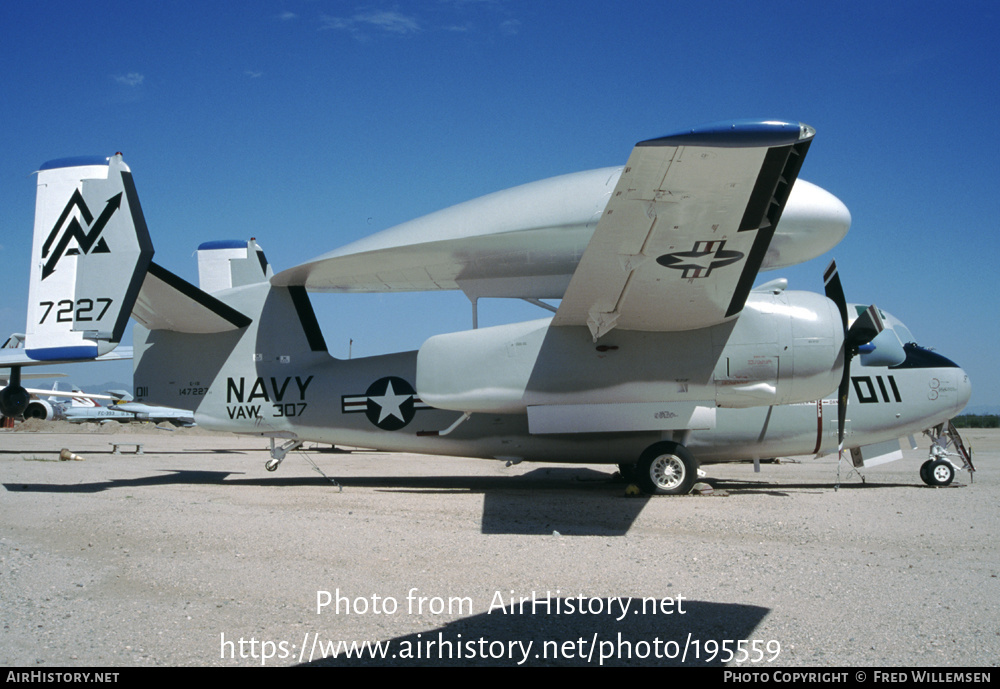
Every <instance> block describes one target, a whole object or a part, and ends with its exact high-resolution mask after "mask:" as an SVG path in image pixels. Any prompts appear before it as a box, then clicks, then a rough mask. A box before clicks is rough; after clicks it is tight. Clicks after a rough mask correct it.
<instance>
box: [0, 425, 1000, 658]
mask: <svg viewBox="0 0 1000 689" xmlns="http://www.w3.org/2000/svg"><path fill="white" fill-rule="evenodd" d="M112 430H113V431H115V433H114V434H111V433H109V432H108V431H112ZM20 431H21V432H10V431H4V432H0V464H2V470H3V486H2V487H0V623H2V625H3V633H2V636H0V663H2V664H4V665H9V666H66V665H68V666H147V665H178V666H183V665H217V666H237V665H260V664H268V665H295V664H302V663H309V662H310V661H311V662H313V663H314V664H338V665H344V664H349V665H358V664H361V665H365V664H371V665H407V666H410V665H420V664H454V665H484V664H485V665H515V664H518V663H519V662H522V661H523V662H524V663H525V664H528V665H536V664H544V665H586V664H591V665H597V664H598V663H599V662H603V664H605V665H675V664H680V663H681V658H680V656H681V655H682V654H683V655H684V664H686V665H699V664H708V665H718V664H720V663H721V662H723V661H727V660H728V661H729V662H726V664H727V665H739V666H741V667H746V668H753V667H767V668H773V667H775V666H992V665H996V663H997V660H998V658H1000V614H998V601H1000V579H998V578H997V576H998V573H1000V559H998V557H997V552H998V546H1000V528H998V513H997V504H998V497H1000V490H998V486H1000V471H998V469H1000V462H998V461H997V460H998V457H1000V433H998V432H995V431H977V430H971V431H967V432H966V435H965V437H966V439H967V441H969V442H971V444H972V445H973V446H974V448H975V450H976V463H977V465H978V468H979V471H978V472H977V474H976V480H975V483H972V484H970V483H969V480H968V475H967V474H964V473H962V474H959V476H958V477H957V480H956V482H955V483H954V484H952V486H949V487H947V488H929V487H926V486H924V485H923V484H922V483H921V482H920V480H919V478H918V477H917V469H918V467H919V465H920V463H921V462H922V461H923V460H924V458H925V456H926V449H924V450H919V451H915V452H906V453H905V458H904V459H903V460H901V461H898V462H894V463H892V464H888V465H885V466H882V467H877V468H874V469H871V470H869V471H868V472H866V478H867V482H866V483H864V484H862V482H861V481H860V480H859V479H858V478H857V477H856V476H852V477H850V478H846V477H845V480H844V481H843V482H842V484H841V486H840V489H839V490H835V488H834V486H835V483H836V480H837V466H836V459H835V458H834V459H832V460H831V459H821V460H812V459H800V460H798V461H793V460H783V461H782V462H781V463H779V464H773V465H764V466H763V467H762V471H761V473H759V474H755V473H754V472H753V467H752V465H750V464H729V465H713V466H709V467H706V469H707V472H708V477H709V478H708V480H709V482H710V483H711V484H713V485H714V487H715V492H714V494H713V495H711V496H707V495H706V496H697V497H696V496H686V497H676V498H651V499H647V498H625V497H624V492H625V490H624V488H625V487H624V484H622V483H618V482H615V481H613V480H611V478H612V474H611V470H610V468H608V467H600V466H566V465H539V464H521V465H518V466H514V467H509V468H507V467H505V466H504V465H503V464H502V463H499V462H488V461H482V460H466V459H453V458H436V457H425V456H420V455H390V454H380V453H365V452H352V453H334V452H331V451H330V450H329V448H326V449H325V450H320V449H314V450H310V451H308V452H305V453H300V454H293V455H290V456H289V458H288V459H287V460H286V461H285V462H284V464H282V466H281V467H280V468H279V469H278V471H277V472H275V473H269V472H267V471H265V470H264V467H263V465H264V461H265V459H266V458H267V453H266V451H265V449H264V448H265V442H264V441H261V440H259V439H246V438H238V437H235V436H222V435H218V436H217V435H211V434H208V433H205V432H204V431H200V430H198V429H192V430H187V429H185V430H181V431H177V432H174V433H168V432H163V431H157V430H151V429H149V427H148V426H147V427H141V426H140V427H138V428H135V427H124V428H123V427H117V426H112V427H87V428H85V429H79V428H76V427H72V428H68V427H67V426H65V425H53V424H38V425H34V426H27V425H24V426H22V428H21V429H20ZM24 431H34V432H24ZM126 440H127V441H132V442H142V443H143V444H144V454H143V455H141V456H134V455H131V454H125V455H120V456H116V455H112V454H110V451H111V446H110V444H109V443H111V442H113V441H114V442H121V441H126ZM61 448H68V449H70V450H72V451H73V452H76V453H79V454H80V455H81V456H83V458H84V461H58V452H59V450H60V449H61ZM126 449H127V450H129V451H130V448H126ZM314 465H315V467H318V468H319V469H321V470H322V472H324V473H325V474H326V475H328V476H330V477H335V478H337V479H338V480H339V481H340V483H341V484H342V486H343V491H342V492H341V491H340V490H338V487H337V486H336V485H334V484H333V483H331V482H330V481H329V480H328V479H327V478H325V477H324V476H323V475H322V474H321V473H319V472H318V471H317V469H316V468H314ZM512 596H513V597H514V602H515V603H517V601H518V600H519V599H521V598H522V597H523V598H527V599H528V600H529V602H528V603H525V604H524V605H523V606H517V605H514V606H512V605H511V597H512ZM532 597H534V598H535V599H536V600H537V604H536V605H535V606H534V609H532V606H531V604H530V599H531V598H532ZM338 598H339V605H340V609H339V611H338V610H337V609H336V607H337V605H338V602H337V601H338ZM327 601H328V602H329V605H326V606H325V607H323V608H322V609H320V610H318V609H317V608H318V606H317V603H318V602H327ZM557 605H558V606H559V607H558V609H557V607H556V606H557ZM625 605H627V606H628V607H627V608H623V606H625ZM546 607H547V608H548V611H546ZM581 608H582V612H581ZM623 610H624V613H623ZM374 640H378V641H386V642H388V645H387V646H385V647H384V649H385V650H386V657H385V658H384V659H377V660H370V659H360V660H359V659H351V660H345V659H344V658H343V656H341V657H340V658H338V659H337V660H336V661H332V660H330V659H329V658H328V659H326V660H324V661H320V660H319V659H320V658H321V655H322V649H324V648H326V649H329V647H328V646H327V645H326V644H331V643H336V642H338V641H345V642H351V641H356V642H363V641H374ZM740 640H745V641H742V642H741V643H739V644H738V643H737V642H738V641H740ZM241 642H242V643H241ZM724 642H728V643H724ZM529 643H530V644H531V646H530V647H528V644H529ZM442 654H443V655H444V657H445V659H444V660H441V659H439V658H440V657H441V656H442ZM602 654H603V655H605V656H608V657H606V658H604V659H602V658H601V655H602ZM737 654H739V655H738V657H734V658H732V659H729V656H730V655H737ZM449 655H450V656H451V659H450V660H449V659H448V657H449ZM263 656H270V657H267V658H264V657H263ZM483 656H485V658H484V657H483ZM629 656H631V657H629ZM772 658H773V660H772ZM737 661H742V662H737ZM754 661H756V662H754ZM769 661H771V662H769Z"/></svg>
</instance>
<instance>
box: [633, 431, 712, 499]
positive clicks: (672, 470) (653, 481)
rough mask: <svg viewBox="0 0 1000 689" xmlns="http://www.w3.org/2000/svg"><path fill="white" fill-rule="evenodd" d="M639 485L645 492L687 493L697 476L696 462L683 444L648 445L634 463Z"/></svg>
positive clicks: (663, 443) (662, 493)
mask: <svg viewBox="0 0 1000 689" xmlns="http://www.w3.org/2000/svg"><path fill="white" fill-rule="evenodd" d="M635 468H636V479H637V481H638V483H639V487H640V488H642V490H643V492H644V493H647V494H649V495H687V494H688V493H690V492H691V488H692V487H693V486H694V482H695V481H696V480H697V478H698V461H697V460H696V459H695V458H694V456H693V455H692V454H691V452H690V451H689V450H688V449H687V448H686V447H684V446H683V445H678V444H677V443H673V442H669V441H663V442H660V443H656V444H654V445H650V446H649V447H647V448H646V450H645V451H644V452H643V453H642V454H641V455H640V456H639V461H638V462H636V465H635Z"/></svg>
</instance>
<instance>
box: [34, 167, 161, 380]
mask: <svg viewBox="0 0 1000 689" xmlns="http://www.w3.org/2000/svg"><path fill="white" fill-rule="evenodd" d="M152 257H153V245H152V243H151V242H150V239H149V232H148V231H147V229H146V221H145V219H144V218H143V215H142V208H141V207H140V206H139V199H138V196H137V195H136V192H135V184H134V183H133V181H132V173H131V171H130V170H129V168H128V166H127V165H125V163H124V162H122V158H121V154H116V155H114V156H112V157H111V158H109V159H105V158H94V157H91V158H66V159H61V160H53V161H50V162H48V163H45V164H44V165H43V166H42V167H41V169H40V170H39V172H38V192H37V196H36V202H35V228H34V240H33V245H32V253H31V259H32V260H31V278H30V285H29V291H28V323H27V329H26V331H25V342H24V344H25V353H26V354H27V356H28V357H30V358H31V359H34V360H36V361H51V360H66V359H91V358H95V357H97V356H100V355H102V354H105V353H107V352H110V351H111V350H113V349H114V348H115V347H116V346H117V345H118V343H119V342H120V341H121V338H122V335H123V334H124V332H125V326H126V324H127V323H128V318H129V315H130V314H131V312H132V306H133V304H134V303H135V300H136V298H137V296H138V294H139V289H140V286H141V285H142V282H143V280H144V278H145V275H146V271H147V269H148V267H149V265H150V262H151V260H152Z"/></svg>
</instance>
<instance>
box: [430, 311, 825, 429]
mask: <svg viewBox="0 0 1000 689" xmlns="http://www.w3.org/2000/svg"><path fill="white" fill-rule="evenodd" d="M549 323H550V321H549V320H548V319H544V320H539V321H530V322H527V323H514V324H511V325H502V326H497V327H493V328H482V329H479V330H468V331H464V332H458V333H450V334H446V335H438V336H435V337H432V338H430V339H428V340H427V341H426V342H425V343H424V345H423V346H422V347H421V348H420V352H419V354H418V356H417V392H418V393H419V395H420V398H421V400H423V401H424V402H426V403H427V404H429V405H431V406H433V407H438V408H441V409H453V410H455V411H463V412H491V413H524V412H526V411H527V412H528V413H529V418H530V417H531V416H532V415H533V414H535V415H537V414H538V413H539V412H538V409H535V410H532V408H540V407H565V408H566V413H565V417H566V418H567V419H569V418H585V417H586V418H588V419H594V418H598V419H599V418H601V413H600V410H599V409H596V407H602V408H606V409H607V410H608V412H609V416H608V418H611V417H614V415H615V414H619V415H620V416H627V417H629V418H628V420H627V421H608V422H607V423H599V424H597V427H596V428H593V429H592V430H602V431H604V430H654V429H666V428H670V427H673V426H674V425H678V424H679V425H678V426H677V427H681V428H683V427H687V428H690V427H692V426H691V425H686V426H685V424H686V423H693V422H692V421H691V419H692V418H695V417H697V418H699V419H701V420H700V421H698V423H700V424H706V423H707V424H710V425H711V424H712V423H714V414H713V415H712V418H711V419H709V420H707V421H706V420H705V419H706V418H708V417H706V416H705V415H704V414H700V415H699V412H698V411H697V410H698V409H711V408H714V407H716V406H720V407H752V406H766V405H774V404H790V403H795V402H808V401H812V400H816V399H820V398H822V397H825V396H826V395H828V394H829V393H830V392H831V391H833V390H835V389H836V388H837V385H838V383H839V381H840V375H841V370H842V365H843V362H842V358H841V348H842V344H843V328H842V326H841V324H840V316H839V313H838V312H837V307H836V306H835V305H834V304H833V302H831V301H830V300H829V299H827V298H826V297H824V296H822V295H818V294H814V293H811V292H778V293H764V292H754V293H751V295H750V298H749V299H748V300H747V304H746V307H745V308H744V310H743V312H742V314H741V315H740V317H739V318H738V319H737V320H735V321H730V322H728V323H724V324H721V325H717V326H713V327H710V328H701V329H698V330H687V331H681V332H655V333H654V332H639V331H627V330H620V329H616V330H612V331H611V332H610V333H608V334H607V335H605V336H604V337H602V338H601V339H600V340H598V342H597V343H594V342H593V339H592V338H591V334H590V331H589V330H588V329H587V328H585V327H551V326H550V324H549ZM669 403H678V404H679V405H680V406H678V407H677V408H676V409H674V408H673V407H670V406H669ZM620 405H633V406H631V407H622V406H620ZM584 406H587V407H588V408H587V409H584V408H583V407H584ZM623 409H624V410H625V412H624V414H623V413H622V410H623ZM550 411H551V410H550ZM595 411H596V412H597V413H595ZM612 412H613V413H612ZM546 413H547V412H546ZM555 413H556V415H559V414H561V412H559V411H558V410H556V412H555ZM633 417H634V418H633ZM647 417H648V418H647ZM671 419H672V420H671ZM588 423H589V422H588ZM578 425H582V422H581V423H580V424H578ZM571 426H572V428H573V430H577V431H578V430H588V428H577V427H576V426H573V425H572V424H571ZM551 427H552V428H560V429H565V428H566V427H567V426H565V425H561V424H554V425H553V426H551ZM550 432H562V430H560V431H550Z"/></svg>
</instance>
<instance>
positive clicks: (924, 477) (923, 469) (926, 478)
mask: <svg viewBox="0 0 1000 689" xmlns="http://www.w3.org/2000/svg"><path fill="white" fill-rule="evenodd" d="M933 463H934V460H933V459H928V460H927V461H926V462H924V463H923V464H921V465H920V480H921V481H923V482H924V483H926V484H927V485H928V486H933V485H934V484H933V483H931V477H930V474H928V473H927V472H928V471H930V468H931V464H933Z"/></svg>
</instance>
